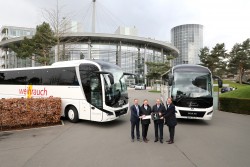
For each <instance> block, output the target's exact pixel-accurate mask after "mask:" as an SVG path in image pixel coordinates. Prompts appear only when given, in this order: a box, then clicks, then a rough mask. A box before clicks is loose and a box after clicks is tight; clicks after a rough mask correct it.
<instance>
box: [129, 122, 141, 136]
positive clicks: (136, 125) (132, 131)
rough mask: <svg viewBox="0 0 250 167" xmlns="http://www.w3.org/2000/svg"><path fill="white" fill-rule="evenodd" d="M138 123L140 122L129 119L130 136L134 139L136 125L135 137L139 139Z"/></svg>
mask: <svg viewBox="0 0 250 167" xmlns="http://www.w3.org/2000/svg"><path fill="white" fill-rule="evenodd" d="M139 125H140V122H139V121H137V122H132V121H131V138H132V139H134V138H135V132H134V131H135V127H136V137H137V139H140V129H139Z"/></svg>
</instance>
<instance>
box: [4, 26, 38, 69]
mask: <svg viewBox="0 0 250 167" xmlns="http://www.w3.org/2000/svg"><path fill="white" fill-rule="evenodd" d="M35 31H36V29H35V28H26V27H15V26H3V27H1V29H0V41H6V40H9V39H12V38H17V37H23V36H32V35H34V34H35ZM0 56H1V57H0V68H14V67H30V66H31V64H32V61H31V59H21V58H18V57H16V55H15V53H14V52H12V51H10V50H9V49H5V50H3V49H0Z"/></svg>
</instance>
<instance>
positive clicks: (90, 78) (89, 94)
mask: <svg viewBox="0 0 250 167" xmlns="http://www.w3.org/2000/svg"><path fill="white" fill-rule="evenodd" d="M79 70H80V77H81V82H82V88H83V91H84V94H85V97H86V100H84V101H83V102H82V104H81V105H82V108H83V110H82V111H83V112H84V113H82V115H83V117H84V118H82V119H87V120H93V121H101V120H102V111H101V110H100V109H102V85H101V79H100V78H101V77H100V74H98V73H96V72H95V71H99V70H98V68H97V67H96V66H95V65H93V64H81V65H80V66H79ZM99 108H100V109H99Z"/></svg>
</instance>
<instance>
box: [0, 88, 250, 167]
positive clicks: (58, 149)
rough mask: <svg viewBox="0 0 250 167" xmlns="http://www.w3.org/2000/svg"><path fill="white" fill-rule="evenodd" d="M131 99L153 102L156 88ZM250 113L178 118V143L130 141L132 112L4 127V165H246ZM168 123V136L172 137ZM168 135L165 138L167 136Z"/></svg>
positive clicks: (0, 135)
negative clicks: (39, 126) (111, 119)
mask: <svg viewBox="0 0 250 167" xmlns="http://www.w3.org/2000/svg"><path fill="white" fill-rule="evenodd" d="M129 93H130V94H129V96H130V100H131V101H132V100H133V98H139V99H140V101H142V100H143V99H144V98H148V99H149V100H150V104H151V105H152V104H153V103H154V100H155V98H157V97H158V96H159V94H157V93H148V92H147V91H145V90H142V91H141V90H138V91H135V90H129ZM249 132H250V116H247V115H239V114H232V113H225V112H216V113H215V115H214V118H213V119H212V120H211V121H194V120H178V125H177V127H176V140H175V143H174V144H173V145H168V144H167V143H166V142H165V143H164V144H160V143H159V142H158V143H154V142H153V140H154V131H153V124H151V125H150V128H149V134H148V137H149V139H150V141H149V143H147V144H146V143H142V142H134V143H131V142H130V122H129V115H127V116H125V117H122V118H120V119H118V120H116V121H114V122H109V123H94V122H89V121H80V122H79V123H77V124H72V123H69V122H67V121H65V125H64V126H56V127H49V128H42V129H32V130H24V131H15V132H0V167H54V166H55V167H57V166H60V167H68V166H70V167H78V166H79V167H80V166H81V167H82V166H84V167H96V166H104V167H117V166H118V167H128V166H129V167H132V166H143V167H152V166H154V167H158V166H159V167H163V166H168V167H171V166H178V167H179V166H181V167H193V166H198V167H211V166H220V167H221V166H225V167H230V166H232V167H235V166H237V167H246V166H249V165H250V158H249V155H250V142H249V139H250V133H249ZM167 136H168V133H167V128H166V127H165V128H164V137H165V139H166V138H167ZM165 139H164V140H165Z"/></svg>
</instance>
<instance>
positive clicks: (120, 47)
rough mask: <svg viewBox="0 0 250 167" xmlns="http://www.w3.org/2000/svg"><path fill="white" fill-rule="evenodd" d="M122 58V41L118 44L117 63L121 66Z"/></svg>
mask: <svg viewBox="0 0 250 167" xmlns="http://www.w3.org/2000/svg"><path fill="white" fill-rule="evenodd" d="M121 59H122V42H121V41H120V42H119V44H117V45H116V63H115V64H116V65H118V66H119V67H121V65H122V64H121V61H122V60H121Z"/></svg>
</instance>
